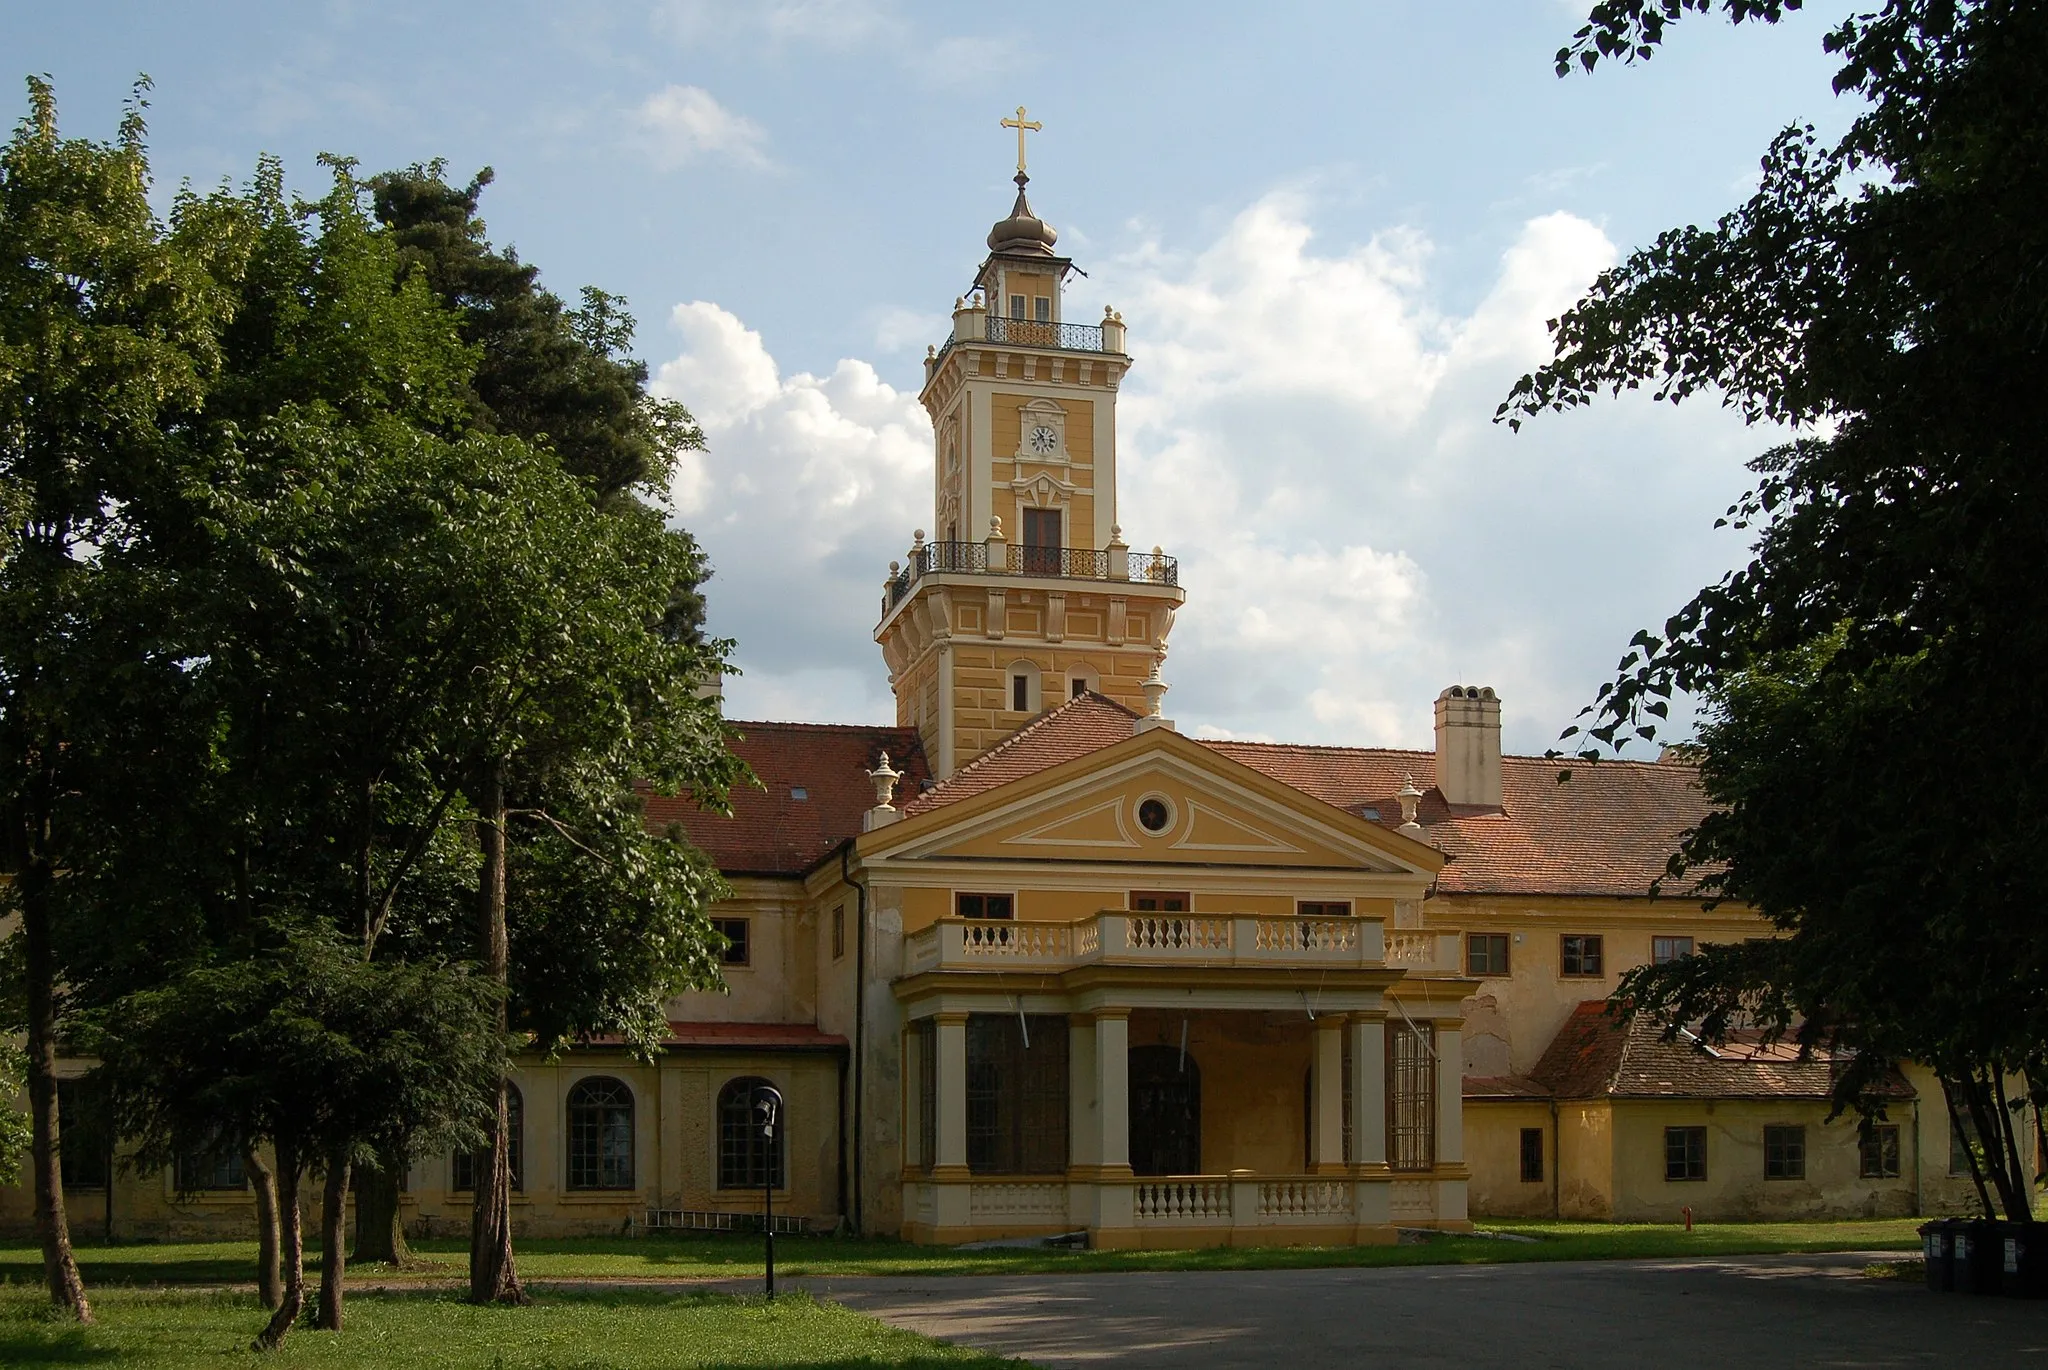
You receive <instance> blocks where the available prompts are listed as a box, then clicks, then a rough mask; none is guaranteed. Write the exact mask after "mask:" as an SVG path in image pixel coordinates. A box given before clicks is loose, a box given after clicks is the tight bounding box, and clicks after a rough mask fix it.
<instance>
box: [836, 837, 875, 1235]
mask: <svg viewBox="0 0 2048 1370" xmlns="http://www.w3.org/2000/svg"><path fill="white" fill-rule="evenodd" d="M839 878H840V880H841V881H843V882H844V883H846V884H848V885H851V886H853V893H854V911H853V1138H852V1143H851V1145H852V1149H853V1166H852V1171H853V1182H852V1188H851V1189H850V1190H847V1191H844V1192H845V1193H846V1195H847V1197H848V1199H849V1200H850V1203H849V1208H850V1210H851V1211H850V1212H849V1213H848V1215H847V1216H848V1217H849V1218H850V1219H851V1221H852V1224H853V1235H854V1236H856V1237H858V1236H860V1235H861V1233H862V1232H863V1230H864V1229H863V1227H862V1217H863V1214H862V1211H861V1209H862V1204H861V1178H862V1177H861V1163H860V1149H861V1122H862V1117H863V1109H862V1107H861V1106H862V1104H863V1102H864V1099H863V1097H862V1083H863V1068H864V1067H865V1066H866V1064H867V1051H866V1049H865V1048H866V1045H867V1027H868V1011H867V1003H868V887H867V886H866V885H863V884H861V883H860V882H859V881H857V880H855V879H854V878H853V839H852V838H848V839H847V840H846V844H845V845H844V846H842V847H840V849H839ZM839 1146H840V1151H841V1154H842V1156H843V1155H844V1153H845V1150H846V1148H847V1146H848V1141H847V1136H846V1133H845V1132H844V1131H842V1132H841V1133H840V1134H839ZM843 1168H844V1162H843V1161H842V1169H843Z"/></svg>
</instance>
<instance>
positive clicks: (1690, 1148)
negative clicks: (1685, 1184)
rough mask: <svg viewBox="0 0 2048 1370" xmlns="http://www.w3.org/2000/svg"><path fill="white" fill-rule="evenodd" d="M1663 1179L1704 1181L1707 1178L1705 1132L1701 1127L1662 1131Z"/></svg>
mask: <svg viewBox="0 0 2048 1370" xmlns="http://www.w3.org/2000/svg"><path fill="white" fill-rule="evenodd" d="M1664 1178H1665V1179H1667V1180H1704V1179H1706V1178H1707V1130H1706V1129H1705V1128H1703V1127H1667V1128H1665V1129H1664Z"/></svg>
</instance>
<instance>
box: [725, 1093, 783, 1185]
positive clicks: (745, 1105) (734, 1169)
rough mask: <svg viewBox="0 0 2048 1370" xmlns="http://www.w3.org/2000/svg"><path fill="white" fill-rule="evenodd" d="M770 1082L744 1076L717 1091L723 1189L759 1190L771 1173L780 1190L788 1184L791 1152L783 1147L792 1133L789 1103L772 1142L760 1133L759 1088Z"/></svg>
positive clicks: (776, 1123)
mask: <svg viewBox="0 0 2048 1370" xmlns="http://www.w3.org/2000/svg"><path fill="white" fill-rule="evenodd" d="M769 1084H770V1082H769V1081H767V1080H764V1079H762V1078H761V1077H760V1076H758V1075H742V1076H740V1077H739V1078H738V1079H737V1080H728V1081H726V1084H725V1088H724V1089H721V1090H719V1091H718V1187H719V1188H720V1189H759V1188H760V1187H761V1186H762V1184H763V1182H765V1181H766V1180H767V1179H768V1177H769V1176H770V1175H773V1176H774V1177H775V1187H776V1188H777V1189H783V1188H787V1187H788V1185H789V1167H788V1164H787V1162H786V1159H785V1158H786V1157H787V1155H788V1151H787V1148H785V1147H784V1146H783V1139H784V1138H785V1137H787V1136H788V1135H789V1112H788V1106H787V1104H786V1103H785V1105H784V1108H783V1111H781V1112H780V1113H778V1114H777V1115H776V1118H775V1140H774V1141H773V1142H772V1143H771V1142H770V1141H769V1140H768V1139H767V1138H766V1137H763V1136H762V1135H761V1113H760V1110H758V1109H756V1108H755V1107H754V1104H755V1101H756V1100H755V1095H756V1091H758V1090H760V1089H761V1088H762V1087H764V1086H767V1085H769Z"/></svg>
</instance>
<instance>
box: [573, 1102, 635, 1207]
mask: <svg viewBox="0 0 2048 1370" xmlns="http://www.w3.org/2000/svg"><path fill="white" fill-rule="evenodd" d="M632 1187H633V1091H632V1090H630V1089H628V1088H626V1085H625V1082H624V1081H621V1080H614V1079H612V1078H611V1077H610V1076H607V1075H593V1076H591V1077H590V1078H589V1079H586V1080H578V1081H577V1082H576V1086H575V1088H573V1089H571V1090H570V1091H569V1188H571V1189H631V1188H632Z"/></svg>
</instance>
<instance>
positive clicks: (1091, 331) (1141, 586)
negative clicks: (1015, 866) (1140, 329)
mask: <svg viewBox="0 0 2048 1370" xmlns="http://www.w3.org/2000/svg"><path fill="white" fill-rule="evenodd" d="M1003 124H1004V126H1005V127H1008V128H1015V129H1016V130H1017V176H1016V181H1017V200H1016V203H1015V204H1014V205H1012V206H1011V208H1010V213H1009V216H1008V217H1007V218H1004V219H1003V220H1001V221H1000V222H998V223H997V224H996V225H995V227H994V228H993V229H991V230H990V232H989V235H988V256H987V258H986V259H985V260H984V261H983V262H982V264H981V268H980V270H979V271H977V272H976V273H975V277H974V285H973V288H972V290H971V291H970V292H969V293H968V294H967V295H966V296H963V297H962V298H961V299H959V300H956V301H955V302H954V307H953V333H952V336H951V337H949V338H947V339H946V341H945V343H944V345H942V346H939V347H934V348H932V349H931V350H930V353H929V354H928V355H927V356H926V358H925V383H924V390H923V392H922V394H921V396H920V398H921V399H922V400H923V402H924V406H925V409H926V411H927V412H929V413H930V414H931V418H932V430H933V437H934V443H933V469H932V506H933V517H932V523H931V532H930V534H929V536H927V534H926V532H925V530H923V529H919V530H918V531H917V533H916V535H915V537H914V538H913V539H912V543H911V547H910V550H909V554H908V560H907V562H905V563H901V564H897V563H892V564H891V566H890V568H889V578H888V581H887V582H886V584H885V588H884V591H883V596H882V618H881V622H880V623H879V624H878V625H877V627H876V628H875V640H876V641H877V642H879V643H880V644H881V647H882V655H883V658H884V659H885V660H886V661H887V663H888V667H889V681H890V685H891V688H893V689H894V691H895V694H896V721H897V723H898V724H899V725H900V726H904V727H914V728H916V729H917V730H918V732H919V735H920V736H921V737H922V739H923V742H924V748H925V756H926V759H927V760H928V762H929V763H930V765H931V767H932V770H933V773H934V774H936V775H937V776H938V777H940V778H941V779H944V778H945V777H946V776H949V775H951V774H952V773H953V772H954V771H956V770H958V769H959V768H960V767H961V766H963V765H965V764H966V763H967V762H968V761H970V760H972V759H973V758H974V757H975V756H977V755H979V754H980V753H981V752H983V751H986V750H987V749H988V748H989V747H991V746H993V745H995V744H996V743H997V742H1000V741H1001V740H1002V739H1003V738H1005V737H1007V736H1009V735H1010V734H1011V733H1013V732H1015V731H1016V730H1017V729H1018V728H1019V727H1021V726H1023V725H1024V724H1025V723H1027V722H1029V721H1030V720H1031V718H1032V717H1033V716H1034V715H1036V714H1038V713H1040V712H1042V711H1044V710H1046V709H1049V708H1052V707H1054V706H1056V705H1058V704H1060V703H1062V702H1063V701H1065V700H1067V699H1070V698H1072V697H1073V696H1074V695H1076V694H1079V693H1080V692H1082V691H1084V690H1092V691H1095V692H1097V693H1099V694H1103V695H1106V696H1108V697H1109V698H1111V699H1114V700H1116V701H1118V702H1119V703H1121V704H1124V705H1126V706H1127V707H1129V708H1131V709H1133V710H1135V711H1136V712H1137V713H1139V714H1140V715H1143V716H1144V718H1143V720H1142V722H1141V726H1145V725H1149V726H1159V725H1162V724H1164V723H1165V722H1166V720H1165V719H1163V718H1161V717H1160V716H1159V713H1160V702H1161V700H1162V698H1163V696H1164V694H1165V691H1166V687H1165V685H1164V683H1163V682H1162V681H1161V680H1160V678H1159V666H1160V662H1161V661H1162V660H1163V659H1164V657H1165V655H1166V636H1167V632H1168V630H1169V629H1170V628H1171V627H1172V624H1173V615H1174V611H1175V610H1176V609H1177V608H1178V607H1179V606H1180V604H1181V602H1182V600H1183V599H1185V598H1186V596H1185V595H1184V593H1183V592H1182V590H1181V588H1180V577H1179V567H1178V565H1177V563H1176V562H1175V561H1174V559H1173V558H1171V557H1168V556H1166V555H1164V554H1163V553H1161V551H1160V550H1159V549H1158V548H1156V547H1155V548H1153V549H1152V550H1151V551H1150V552H1133V551H1131V550H1130V548H1129V546H1128V545H1126V543H1125V542H1124V538H1123V532H1122V529H1121V527H1120V526H1119V524H1118V515H1117V504H1116V396H1117V387H1118V385H1119V384H1120V383H1121V381H1122V379H1123V376H1124V373H1125V372H1126V371H1128V370H1129V369H1130V366H1131V358H1130V356H1129V354H1128V353H1127V352H1126V351H1125V341H1126V338H1125V331H1124V323H1123V319H1122V317H1121V316H1119V315H1118V314H1117V313H1116V312H1115V311H1114V310H1105V311H1104V312H1103V317H1102V319H1101V320H1100V321H1099V322H1096V323H1069V322H1068V321H1067V320H1066V319H1065V318H1064V316H1063V311H1062V307H1061V305H1062V300H1061V297H1062V293H1063V291H1064V288H1065V285H1066V282H1067V278H1068V276H1069V274H1070V273H1071V272H1072V271H1073V270H1074V264H1073V262H1072V260H1071V259H1069V258H1066V257H1062V256H1060V255H1059V254H1058V253H1057V252H1056V251H1055V250H1054V244H1055V242H1056V241H1057V240H1058V235H1057V234H1056V233H1055V232H1054V231H1053V228H1052V226H1051V225H1050V224H1048V223H1046V222H1045V221H1044V220H1042V219H1040V218H1038V217H1037V215H1035V214H1034V213H1032V210H1031V205H1030V202H1029V201H1028V200H1027V199H1026V197H1025V187H1026V185H1027V184H1028V182H1029V180H1030V178H1029V177H1028V176H1027V175H1026V174H1025V171H1024V134H1025V132H1026V131H1027V130H1035V129H1037V128H1038V125H1037V124H1036V123H1035V122H1026V121H1025V118H1024V111H1023V110H1022V109H1019V110H1018V111H1017V117H1016V118H1015V119H1014V120H1011V119H1005V120H1004V121H1003Z"/></svg>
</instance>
